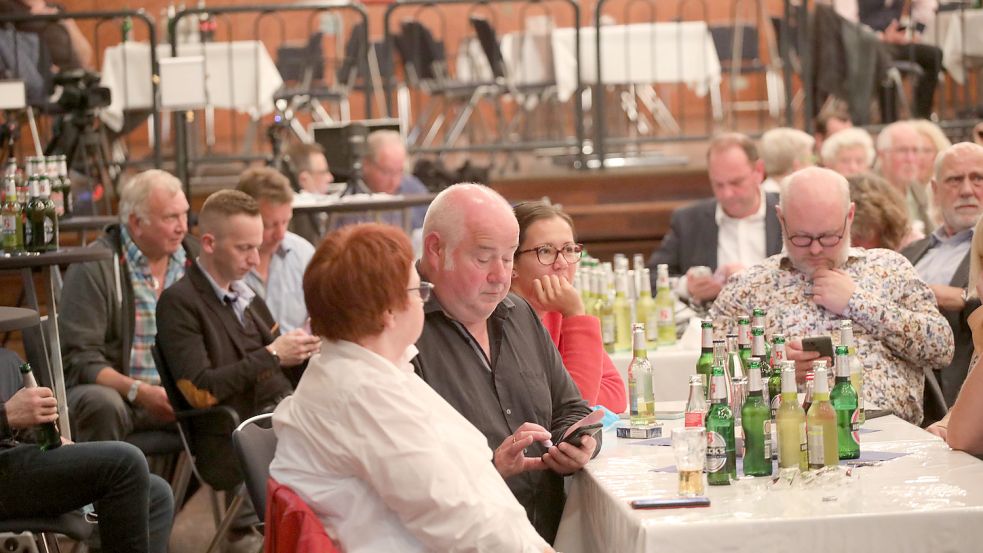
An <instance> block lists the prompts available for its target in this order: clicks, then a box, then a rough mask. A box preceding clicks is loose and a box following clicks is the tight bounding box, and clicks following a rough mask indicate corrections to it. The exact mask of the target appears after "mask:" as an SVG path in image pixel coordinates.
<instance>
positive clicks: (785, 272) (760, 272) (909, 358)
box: [710, 248, 954, 424]
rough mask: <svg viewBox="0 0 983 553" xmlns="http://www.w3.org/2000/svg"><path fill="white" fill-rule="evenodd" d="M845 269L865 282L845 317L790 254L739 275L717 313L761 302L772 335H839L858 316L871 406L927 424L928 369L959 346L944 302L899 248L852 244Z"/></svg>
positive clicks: (856, 331) (732, 315) (743, 310)
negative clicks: (816, 295)
mask: <svg viewBox="0 0 983 553" xmlns="http://www.w3.org/2000/svg"><path fill="white" fill-rule="evenodd" d="M841 269H842V270H844V271H846V273H847V274H849V275H850V277H851V278H852V279H853V282H854V283H855V284H856V286H857V287H856V290H854V292H853V295H852V296H851V297H850V301H849V303H848V304H847V308H846V311H845V312H844V313H843V315H842V316H840V315H837V314H835V313H833V312H831V311H829V310H827V309H826V308H825V307H821V306H819V305H817V304H815V303H813V302H812V298H811V294H810V295H807V294H809V291H810V290H811V287H812V283H811V282H810V281H809V280H807V278H806V276H805V274H803V273H802V272H800V271H798V270H796V269H795V268H794V267H792V264H791V261H790V260H789V259H788V256H787V255H786V254H785V253H780V254H778V255H773V256H771V257H769V258H768V259H766V260H764V261H763V262H762V263H760V264H758V265H755V266H753V267H749V268H748V269H746V270H744V271H742V272H740V273H738V274H736V275H734V276H733V277H731V278H730V280H728V281H727V284H726V286H724V288H723V290H721V291H720V295H718V296H717V299H716V300H715V301H714V302H713V307H712V309H711V311H710V313H711V316H712V317H713V318H714V320H715V321H718V320H719V321H721V322H723V323H725V324H724V327H725V328H728V327H731V326H734V323H735V322H736V317H738V316H740V315H747V314H750V313H751V310H752V309H753V308H755V307H760V308H763V309H765V312H766V328H765V333H766V334H767V335H771V334H774V333H778V332H781V333H784V334H785V337H786V339H794V338H802V337H805V336H815V335H830V336H832V337H833V340H834V342H837V341H838V340H839V327H840V320H841V319H852V320H853V335H854V340H855V343H856V347H857V355H858V356H859V357H860V360H861V362H862V363H863V366H864V386H863V395H864V400H865V404H866V405H867V408H868V409H889V410H891V411H892V412H893V413H894V414H896V415H897V416H899V417H901V418H903V419H905V420H907V421H909V422H912V423H914V424H918V423H920V422H921V420H922V393H923V390H924V386H925V377H924V372H923V370H924V369H942V368H944V367H945V366H946V365H948V364H949V362H950V361H951V359H952V354H953V349H954V345H953V337H952V329H951V328H950V327H949V324H948V323H947V322H946V320H945V318H944V317H943V316H942V315H941V314H940V313H939V311H938V309H937V308H936V306H935V295H934V294H933V293H932V291H931V290H930V289H929V288H928V286H927V285H925V283H924V282H922V281H921V280H920V279H919V278H918V274H917V273H916V272H915V269H914V268H913V267H912V266H911V263H909V262H908V260H907V259H905V258H904V257H903V256H902V255H900V254H898V253H896V252H893V251H891V250H884V249H872V250H865V249H863V248H851V249H850V251H849V255H848V258H847V261H846V263H845V264H844V265H843V267H841ZM724 319H728V320H726V321H724ZM730 319H735V321H732V320H730Z"/></svg>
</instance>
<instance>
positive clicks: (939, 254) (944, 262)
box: [901, 142, 983, 420]
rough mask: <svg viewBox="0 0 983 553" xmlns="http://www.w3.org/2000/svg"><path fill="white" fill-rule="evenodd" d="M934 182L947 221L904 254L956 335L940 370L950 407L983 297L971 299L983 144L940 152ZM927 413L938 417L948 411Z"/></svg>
mask: <svg viewBox="0 0 983 553" xmlns="http://www.w3.org/2000/svg"><path fill="white" fill-rule="evenodd" d="M931 187H932V197H933V199H934V203H935V207H936V209H938V211H939V213H940V214H941V215H942V225H941V226H939V228H937V229H935V232H933V233H932V234H930V235H929V236H928V237H926V238H923V239H922V240H919V241H917V242H915V243H913V244H911V245H909V246H908V247H907V248H905V249H904V250H903V251H902V252H901V253H902V254H903V255H904V256H905V257H907V258H908V259H909V260H910V261H911V262H912V263H914V265H915V271H917V272H918V276H920V277H921V279H922V280H923V281H925V282H926V283H927V284H928V285H929V288H931V289H932V292H934V293H935V300H936V303H937V304H938V307H939V311H941V312H942V314H943V315H945V318H946V319H947V320H948V321H949V325H950V326H951V327H952V333H953V335H954V336H955V338H956V351H955V355H954V356H953V359H952V363H950V364H949V366H948V367H946V368H945V369H943V370H942V371H940V374H938V375H937V376H938V377H939V381H940V383H941V385H942V393H943V395H944V396H945V401H946V404H947V405H950V406H951V405H952V404H953V403H954V402H955V401H956V394H958V393H959V388H960V387H962V383H963V380H965V379H966V372H967V370H968V369H969V360H970V358H971V357H972V356H973V338H972V334H971V333H970V330H969V324H968V323H967V318H968V317H969V315H970V314H971V313H972V312H973V310H974V309H976V308H977V307H979V306H980V300H979V298H972V299H971V298H969V294H968V288H969V261H970V245H971V243H972V241H973V228H974V227H975V226H976V222H977V221H978V220H979V218H980V215H981V214H983V207H981V206H983V146H978V145H976V144H973V143H971V142H963V143H960V144H956V145H955V146H950V147H949V148H947V149H945V150H943V151H942V152H940V153H939V155H938V156H937V157H936V160H935V173H934V176H933V177H932V181H931ZM926 415H927V418H930V419H932V420H936V419H938V418H940V417H941V416H942V415H944V413H943V412H941V411H939V412H935V413H926Z"/></svg>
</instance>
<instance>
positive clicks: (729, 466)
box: [703, 365, 737, 486]
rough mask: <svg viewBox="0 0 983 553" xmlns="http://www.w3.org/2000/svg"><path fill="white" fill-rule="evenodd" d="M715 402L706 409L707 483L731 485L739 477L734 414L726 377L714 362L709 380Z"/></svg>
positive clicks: (711, 396) (711, 395)
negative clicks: (729, 399) (729, 400)
mask: <svg viewBox="0 0 983 553" xmlns="http://www.w3.org/2000/svg"><path fill="white" fill-rule="evenodd" d="M710 387H711V388H712V390H711V391H710V398H711V400H712V402H713V403H712V404H711V405H710V410H709V411H707V418H706V422H705V423H704V425H703V426H704V427H706V429H707V483H708V484H710V485H711V486H721V485H729V484H730V481H731V479H733V478H737V452H736V444H735V442H734V413H733V412H732V411H731V409H730V406H729V405H728V404H727V377H726V376H725V375H724V368H723V366H721V365H714V367H713V376H712V377H711V380H710Z"/></svg>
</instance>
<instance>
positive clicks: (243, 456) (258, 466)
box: [232, 413, 276, 522]
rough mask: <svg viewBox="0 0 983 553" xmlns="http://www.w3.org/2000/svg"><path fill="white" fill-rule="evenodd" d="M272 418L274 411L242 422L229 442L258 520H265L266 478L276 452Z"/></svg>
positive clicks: (268, 475)
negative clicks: (233, 448) (244, 479)
mask: <svg viewBox="0 0 983 553" xmlns="http://www.w3.org/2000/svg"><path fill="white" fill-rule="evenodd" d="M272 421H273V413H263V414H261V415H256V416H255V417H250V418H248V419H246V420H244V421H242V424H240V425H239V427H238V428H236V429H235V431H234V432H232V443H233V445H235V448H236V455H237V456H238V457H239V463H240V464H242V468H243V471H244V473H245V478H246V490H248V491H249V499H251V500H252V502H253V507H255V508H256V515H257V516H258V517H259V521H260V522H265V517H266V481H267V480H268V479H269V477H270V463H272V462H273V455H274V454H275V453H276V434H274V433H273V427H272V426H271V424H272Z"/></svg>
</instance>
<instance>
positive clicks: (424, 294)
mask: <svg viewBox="0 0 983 553" xmlns="http://www.w3.org/2000/svg"><path fill="white" fill-rule="evenodd" d="M406 291H407V292H416V293H417V294H420V299H421V300H423V301H427V300H429V299H430V293H431V292H433V283H432V282H427V281H425V280H421V281H420V285H419V286H417V287H415V288H407V289H406Z"/></svg>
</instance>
